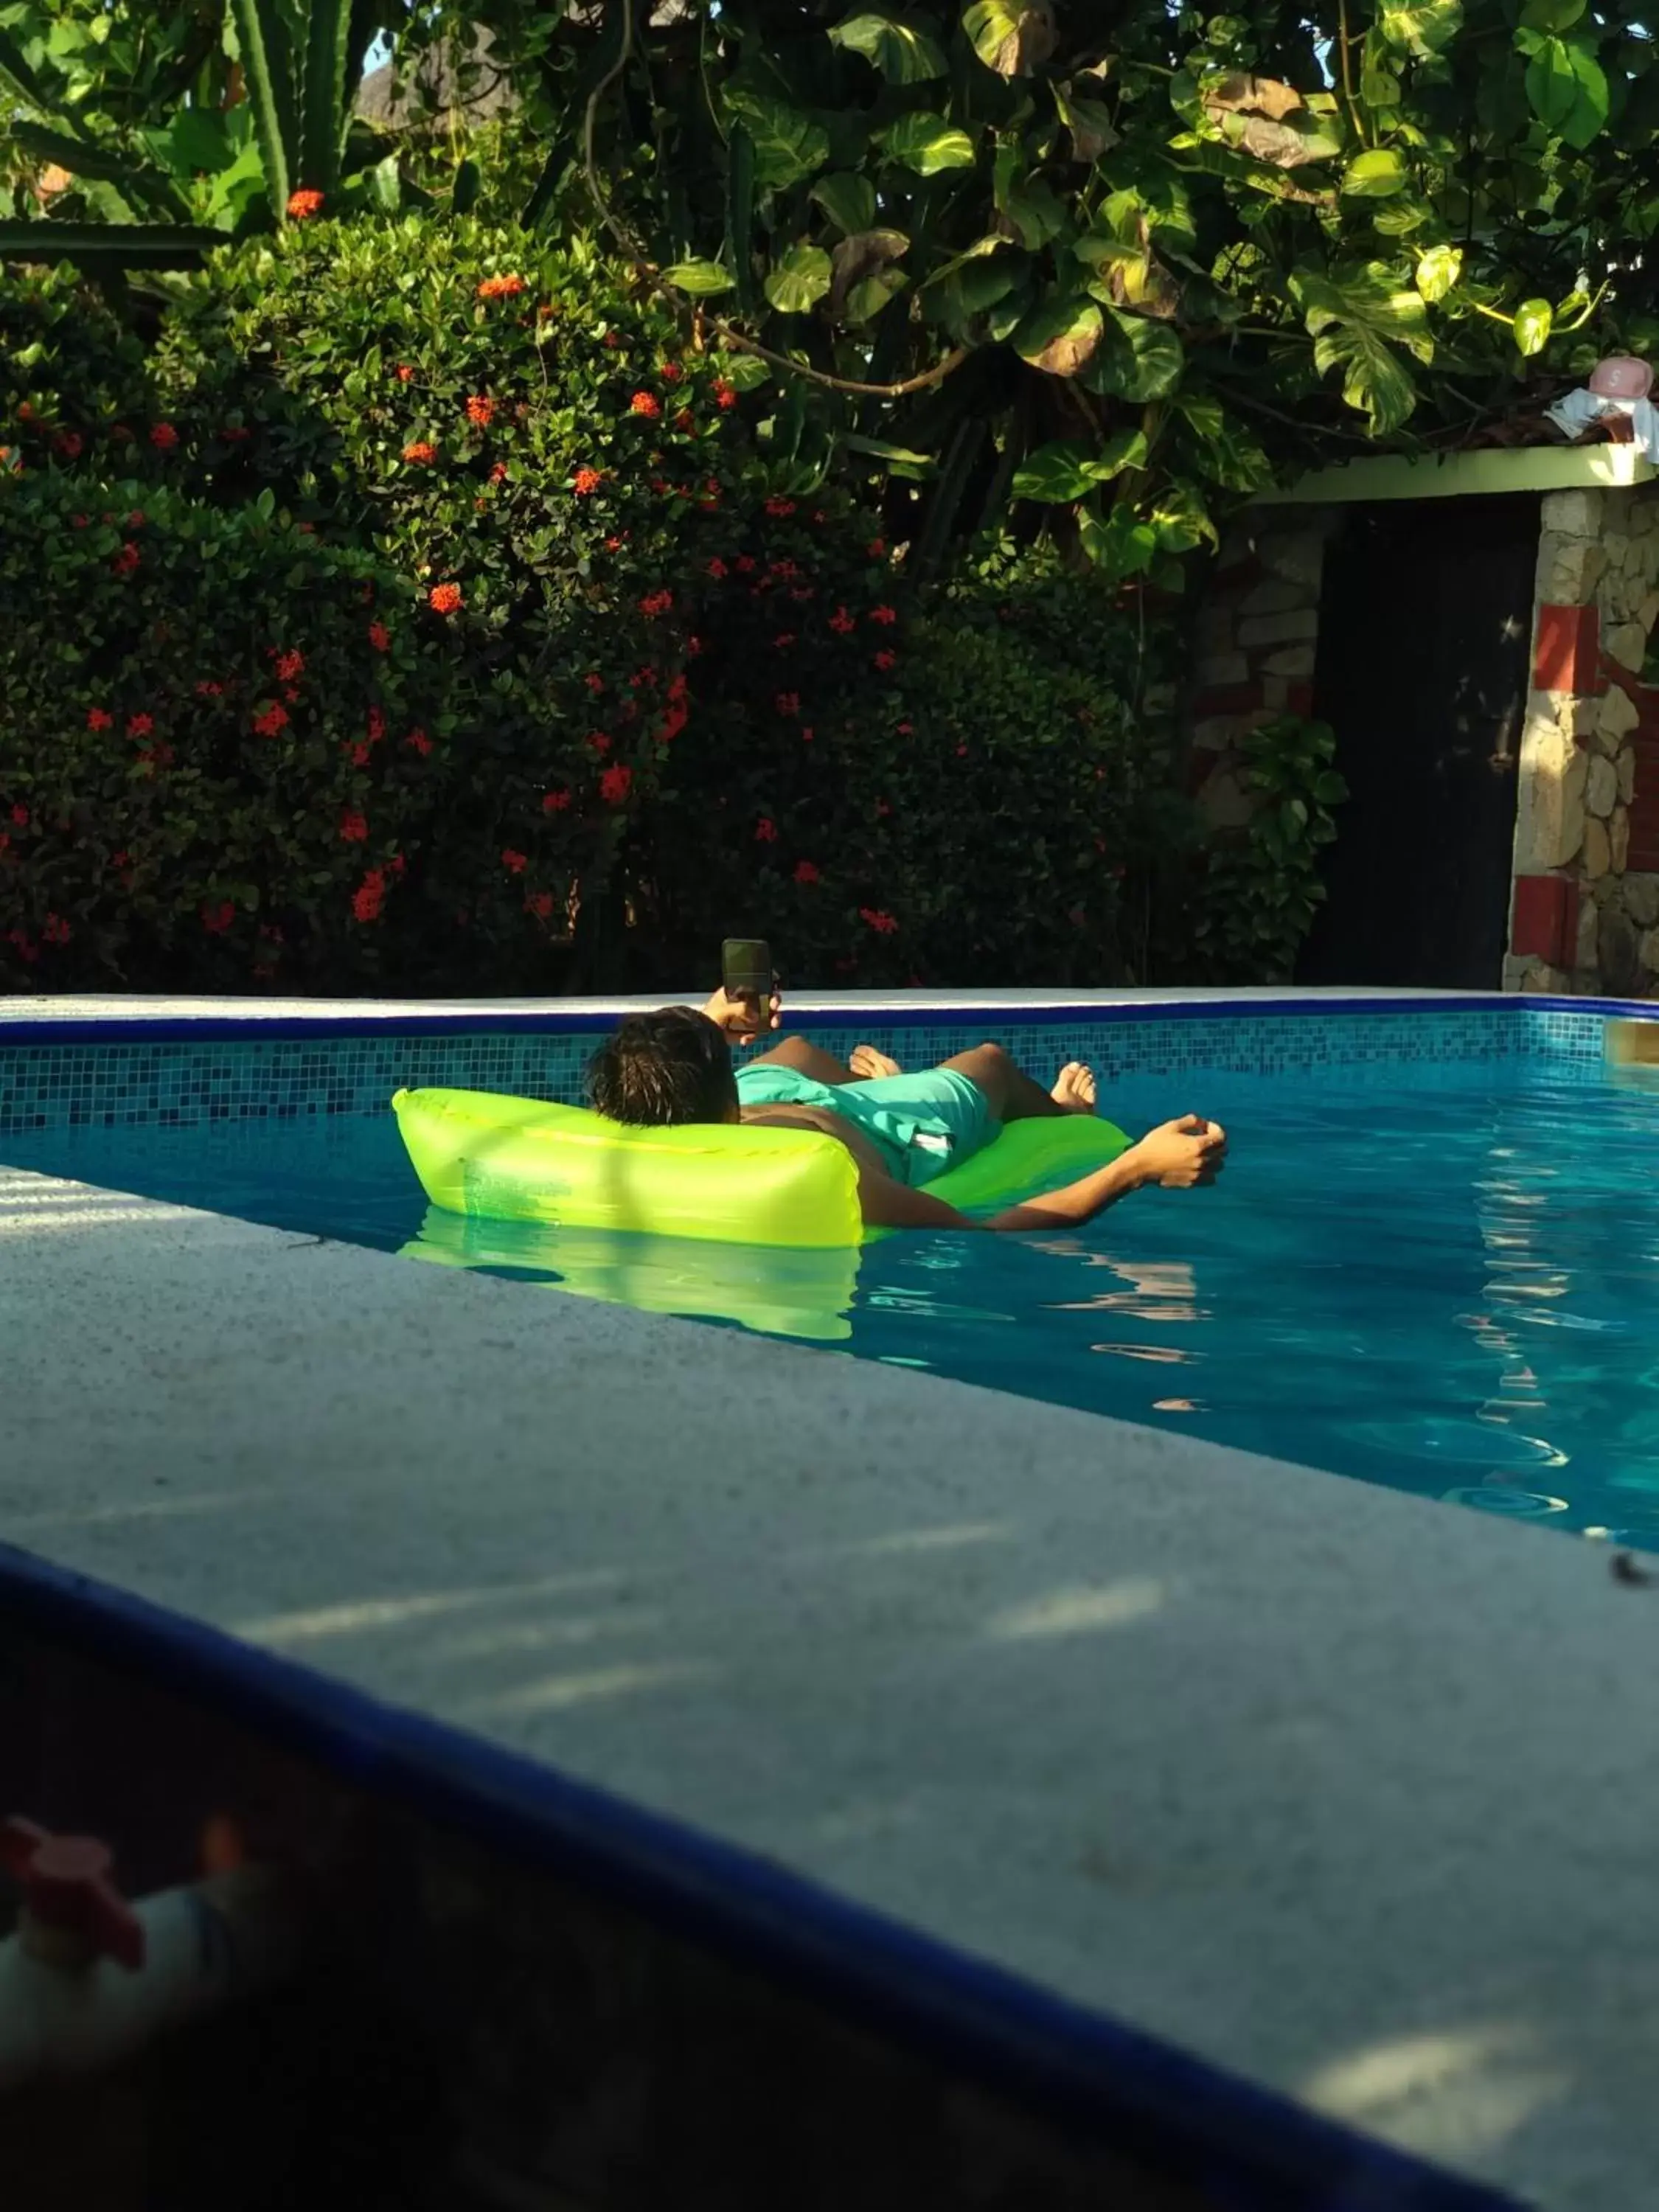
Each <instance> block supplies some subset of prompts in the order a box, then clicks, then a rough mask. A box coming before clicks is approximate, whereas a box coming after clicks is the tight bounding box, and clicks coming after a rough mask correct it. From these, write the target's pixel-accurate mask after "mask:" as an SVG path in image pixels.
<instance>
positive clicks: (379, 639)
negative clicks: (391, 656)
mask: <svg viewBox="0 0 1659 2212" xmlns="http://www.w3.org/2000/svg"><path fill="white" fill-rule="evenodd" d="M368 641H369V643H370V644H371V645H372V646H373V647H374V650H375V652H376V653H390V652H391V650H392V633H391V632H390V631H389V630H388V629H387V628H386V624H385V623H378V622H372V623H370V624H369V626H368Z"/></svg>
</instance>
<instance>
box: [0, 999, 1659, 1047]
mask: <svg viewBox="0 0 1659 2212" xmlns="http://www.w3.org/2000/svg"><path fill="white" fill-rule="evenodd" d="M3 1003H4V1002H3V1001H0V1004H3ZM12 1003H13V1004H14V1005H15V1004H18V1003H25V1004H26V1003H27V1001H21V1002H20V1001H17V1000H14V1001H13V1002H12ZM257 1003H258V1001H257V1000H254V1001H250V1004H257ZM419 1003H420V1002H419V1001H418V1000H411V1001H410V1006H409V1007H408V1008H407V1009H405V1008H403V1007H398V1009H397V1010H396V1011H394V1012H386V1013H379V1014H352V1013H342V1012H333V1011H330V1012H326V1013H321V1012H319V1013H315V1014H269V1015H261V1014H257V1013H247V1014H199V1015H188V1014H186V1015H173V1014H158V1015H155V1016H153V1017H150V1016H144V1015H130V1014H129V1015H123V1014H113V1015H96V1016H88V1017H87V1018H85V1019H78V1018H74V1017H70V1018H54V1017H51V1016H44V1017H35V1018H30V1017H29V1016H28V1015H27V1014H12V1013H0V1044H10V1045H27V1046H33V1047H37V1048H43V1049H50V1048H52V1047H53V1046H55V1045H70V1044H188V1043H208V1042H220V1041H228V1040H234V1041H237V1042H244V1043H246V1042H254V1041H256V1040H258V1039H260V1038H272V1039H277V1040H282V1039H292V1038H296V1037H299V1038H310V1039H312V1040H313V1041H317V1042H321V1041H323V1040H325V1039H331V1038H338V1037H368V1036H407V1037H423V1036H538V1035H548V1036H559V1035H566V1036H569V1035H598V1034H599V1033H600V1032H602V1031H605V1030H611V1029H614V1028H615V1027H616V1025H617V1021H618V1020H619V1019H620V1018H621V1016H620V1013H619V1012H617V1011H614V1010H613V1011H610V1012H605V1011H599V1012H594V1011H592V1010H586V1011H570V1012H562V1011H561V1009H560V1008H559V1006H557V1005H556V1004H552V1005H550V1006H546V1007H544V1008H542V1009H538V1010H536V1011H532V1012H526V1011H524V1010H522V1009H514V1010H512V1011H507V1010H501V1011H499V1012H490V1011H489V1009H488V1007H487V1006H478V1007H476V1008H463V1009H459V1010H457V1011H456V1012H444V1013H420V1012H415V1011H414V1008H415V1007H416V1006H418V1005H419ZM1496 1012H1509V1013H1511V1014H1516V1015H1520V1014H1531V1013H1547V1014H1591V1015H1601V1016H1617V1015H1631V1016H1634V1017H1636V1018H1638V1019H1646V1020H1649V1021H1652V1020H1655V1019H1656V1018H1659V1002H1656V1001H1655V1000H1650V999H1568V998H1547V997H1542V996H1537V997H1534V996H1532V995H1530V994H1528V995H1525V996H1522V995H1521V994H1517V993H1515V992H1504V991H1492V992H1462V993H1439V994H1412V993H1408V992H1402V993H1401V994H1397V995H1395V994H1372V995H1369V996H1366V997H1364V998H1352V999H1350V998H1343V997H1340V996H1337V995H1335V994H1332V995H1329V996H1327V995H1325V994H1321V995H1319V996H1318V997H1311V996H1297V995H1296V994H1294V993H1292V994H1287V995H1286V996H1285V997H1284V998H1267V997H1262V998H1244V997H1242V996H1241V997H1237V998H1209V999H1158V1000H1105V1001H1091V1000H1062V999H1054V1000H1024V1001H1018V1000H1011V1001H1010V1002H1009V1003H1008V1004H1006V1005H996V1004H990V1005H986V1004H980V1005H976V1006H956V1005H952V1004H950V1003H947V1002H946V1001H945V1000H939V1001H938V1002H934V1001H933V1000H930V999H927V998H926V997H925V996H921V995H919V996H918V998H917V1000H915V1003H911V1002H909V1001H908V1000H906V999H902V998H898V997H889V998H886V999H882V998H881V997H879V995H877V996H875V997H872V998H871V999H867V1000H866V999H865V998H862V997H860V996H859V995H857V994H848V998H847V999H846V1000H845V1001H844V1002H840V1001H828V1000H814V999H812V998H811V997H810V996H805V995H804V996H803V997H802V998H801V999H799V1000H793V1001H792V1002H791V1003H790V1006H789V1009H788V1022H787V1026H789V1027H792V1028H795V1029H844V1028H847V1027H848V1026H850V1025H852V1024H856V1023H859V1022H866V1021H870V1022H873V1021H881V1022H883V1023H885V1024H889V1025H891V1024H894V1023H895V1022H899V1023H901V1024H902V1026H904V1027H906V1028H911V1029H918V1030H927V1029H945V1028H969V1029H971V1028H974V1027H975V1026H976V1025H977V1026H982V1027H984V1028H985V1029H987V1030H1009V1029H1019V1028H1024V1027H1036V1026H1042V1027H1048V1028H1054V1027H1058V1026H1060V1025H1062V1024H1079V1025H1080V1026H1082V1027H1085V1028H1093V1027H1101V1028H1109V1027H1112V1026H1115V1024H1119V1023H1124V1022H1194V1021H1219V1022H1238V1021H1243V1022H1248V1021H1252V1020H1265V1019H1269V1018H1278V1019H1283V1018H1285V1017H1286V1016H1289V1017H1291V1018H1300V1019H1303V1020H1308V1021H1317V1020H1319V1019H1321V1018H1323V1017H1326V1016H1332V1015H1335V1016H1343V1017H1352V1016H1355V1015H1359V1016H1365V1015H1375V1016H1378V1017H1381V1016H1385V1015H1395V1016H1397V1015H1401V1014H1425V1015H1443V1016H1453V1015H1457V1014H1480V1013H1496Z"/></svg>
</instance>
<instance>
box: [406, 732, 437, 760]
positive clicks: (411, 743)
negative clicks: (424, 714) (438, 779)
mask: <svg viewBox="0 0 1659 2212" xmlns="http://www.w3.org/2000/svg"><path fill="white" fill-rule="evenodd" d="M404 744H406V745H407V746H408V747H409V750H410V752H412V753H418V754H419V755H420V757H421V758H422V760H424V759H425V758H426V757H427V755H428V753H429V752H430V751H431V750H432V740H431V738H429V737H428V735H427V733H426V732H425V731H424V730H420V729H416V730H411V731H410V733H409V735H408V736H407V737H406V738H404Z"/></svg>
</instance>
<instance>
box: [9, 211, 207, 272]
mask: <svg viewBox="0 0 1659 2212" xmlns="http://www.w3.org/2000/svg"><path fill="white" fill-rule="evenodd" d="M224 242H225V241H224V239H223V236H222V234H221V233H220V232H218V231H216V230H202V229H198V228H196V227H195V226H194V225H192V224H190V223H182V222H157V223H148V222H0V261H40V262H45V263H46V264H47V265H48V266H49V267H50V266H55V265H56V264H58V262H60V261H71V262H74V263H76V264H77V265H78V266H80V267H82V268H96V269H108V270H114V269H193V268H195V267H196V266H197V264H198V263H199V262H200V261H201V259H202V258H203V256H204V254H206V253H208V252H210V251H211V250H212V248H213V247H214V246H222V245H223V244H224Z"/></svg>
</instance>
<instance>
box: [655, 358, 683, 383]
mask: <svg viewBox="0 0 1659 2212" xmlns="http://www.w3.org/2000/svg"><path fill="white" fill-rule="evenodd" d="M657 373H658V374H659V376H660V377H661V378H662V380H663V382H664V383H665V384H678V382H679V380H680V379H681V378H682V377H683V376H684V374H685V371H684V369H683V368H681V367H680V365H679V363H678V362H677V361H665V362H664V363H663V365H662V367H661V368H660V369H659V371H658V372H657Z"/></svg>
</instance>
